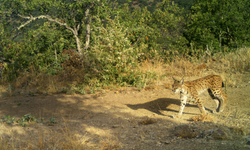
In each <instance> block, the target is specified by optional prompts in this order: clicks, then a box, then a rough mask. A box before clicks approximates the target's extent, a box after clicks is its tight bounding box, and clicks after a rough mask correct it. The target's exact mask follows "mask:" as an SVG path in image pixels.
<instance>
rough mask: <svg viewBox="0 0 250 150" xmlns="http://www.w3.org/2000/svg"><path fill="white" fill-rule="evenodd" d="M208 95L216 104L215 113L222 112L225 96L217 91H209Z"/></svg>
mask: <svg viewBox="0 0 250 150" xmlns="http://www.w3.org/2000/svg"><path fill="white" fill-rule="evenodd" d="M208 93H209V95H210V96H211V97H212V99H213V100H214V101H215V103H216V107H217V108H216V112H222V111H223V110H224V105H225V102H226V97H227V96H226V95H225V94H224V93H223V92H222V91H221V90H218V89H209V90H208Z"/></svg>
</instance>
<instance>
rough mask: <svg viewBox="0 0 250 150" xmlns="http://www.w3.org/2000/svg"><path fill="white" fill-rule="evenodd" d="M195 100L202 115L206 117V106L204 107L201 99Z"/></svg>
mask: <svg viewBox="0 0 250 150" xmlns="http://www.w3.org/2000/svg"><path fill="white" fill-rule="evenodd" d="M195 100H196V101H197V104H198V107H199V109H200V111H201V113H202V114H203V115H205V114H206V110H205V108H204V106H203V105H202V103H201V100H200V98H198V97H196V98H195Z"/></svg>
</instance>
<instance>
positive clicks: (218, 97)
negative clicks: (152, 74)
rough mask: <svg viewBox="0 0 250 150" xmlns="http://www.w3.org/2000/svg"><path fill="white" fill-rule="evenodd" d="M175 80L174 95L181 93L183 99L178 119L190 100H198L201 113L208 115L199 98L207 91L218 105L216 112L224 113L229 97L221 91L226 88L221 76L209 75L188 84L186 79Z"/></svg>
mask: <svg viewBox="0 0 250 150" xmlns="http://www.w3.org/2000/svg"><path fill="white" fill-rule="evenodd" d="M173 79H174V84H173V85H172V90H173V92H174V93H179V92H180V99H181V105H180V109H179V114H178V115H177V116H176V117H177V118H180V117H181V116H182V112H183V110H184V108H185V106H186V103H187V99H188V98H191V99H194V100H196V102H197V104H198V107H199V109H200V111H201V113H202V114H206V111H205V108H204V107H203V105H202V103H201V101H200V98H199V97H198V95H200V94H201V93H203V92H204V91H206V90H207V91H208V93H209V95H210V96H211V98H212V99H213V100H214V101H215V103H216V105H217V109H216V111H217V112H222V111H223V109H224V107H225V103H226V98H227V96H226V95H225V94H224V93H223V92H222V90H221V89H222V87H224V83H223V82H222V79H221V77H220V76H218V75H208V76H206V77H203V78H200V79H197V80H194V81H186V82H184V79H182V80H181V81H178V80H176V79H175V78H174V77H173Z"/></svg>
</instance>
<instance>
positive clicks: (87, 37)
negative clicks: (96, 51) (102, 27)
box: [84, 8, 90, 50]
mask: <svg viewBox="0 0 250 150" xmlns="http://www.w3.org/2000/svg"><path fill="white" fill-rule="evenodd" d="M89 9H90V8H87V10H86V11H85V18H86V41H85V47H84V50H87V49H88V48H89V41H90V19H89Z"/></svg>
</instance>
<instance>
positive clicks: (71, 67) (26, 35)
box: [0, 0, 250, 94]
mask: <svg viewBox="0 0 250 150" xmlns="http://www.w3.org/2000/svg"><path fill="white" fill-rule="evenodd" d="M137 2H138V4H137V3H135V2H132V1H129V0H128V1H126V2H124V1H122V2H121V1H118V2H116V1H107V0H95V1H90V0H84V1H68V0H52V1H51V0H41V1H38V0H34V1H27V0H24V1H19V0H11V1H9V0H0V4H1V7H0V17H1V20H0V36H1V39H0V61H1V62H3V61H4V62H5V65H4V69H3V76H2V79H3V80H4V81H13V80H15V79H17V78H18V77H19V76H20V74H22V75H25V74H28V73H33V74H34V75H33V77H37V76H38V74H41V73H42V74H44V75H46V76H47V77H51V76H56V75H60V76H61V77H62V79H61V80H62V81H63V80H65V79H67V80H69V81H71V82H72V83H70V84H68V87H67V88H63V89H60V88H59V89H57V91H61V92H64V93H70V94H73V93H81V94H85V93H86V92H87V90H86V86H89V87H90V92H91V93H94V92H95V90H97V89H100V88H102V87H106V86H137V87H138V88H142V87H144V86H145V85H146V84H147V83H148V82H150V80H148V79H149V78H156V77H157V74H155V73H153V72H146V73H145V72H141V71H138V69H137V67H138V63H139V62H142V61H144V60H146V59H149V60H153V59H156V58H161V59H163V60H170V61H172V59H171V57H172V56H174V55H179V54H187V55H188V57H189V56H193V55H195V54H197V53H199V55H198V57H199V56H200V55H201V54H202V53H203V51H204V50H205V49H206V46H207V45H208V46H209V49H210V50H211V52H212V53H215V52H220V51H222V52H226V51H228V50H230V49H232V48H237V47H242V46H249V44H250V41H249V39H250V37H249V36H250V34H249V32H250V29H249V25H250V15H249V14H250V12H249V9H248V8H249V6H250V3H249V2H248V1H247V0H237V1H233V0H228V1H219V0H208V1H207V0H206V1H205V0H197V1H194V3H193V1H189V2H187V1H185V0H176V1H175V2H177V3H178V4H181V5H182V6H183V5H185V6H187V7H185V9H184V8H182V6H181V7H179V5H177V4H176V3H175V2H171V1H168V0H163V1H157V0H155V1H147V2H146V1H137ZM158 2H159V3H158ZM156 4H157V5H156ZM191 5H192V6H191ZM187 8H190V11H187V10H188V9H187ZM88 11H89V13H88ZM39 16H40V17H39ZM48 16H49V17H48ZM34 17H37V19H34ZM89 27H90V29H89V30H88V28H89ZM88 31H91V32H90V41H89V42H90V45H89V47H87V48H85V49H84V50H83V51H79V47H81V46H84V43H87V42H88V40H89V38H87V37H88V36H89V35H88V34H89V32H88ZM79 43H80V44H79ZM66 51H70V53H67V52H66ZM200 53H201V54H200ZM75 54H76V55H75ZM79 54H81V55H79ZM82 54H83V55H82ZM83 56H84V57H83ZM88 61H89V62H88ZM86 62H88V63H86ZM73 82H76V83H73Z"/></svg>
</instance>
